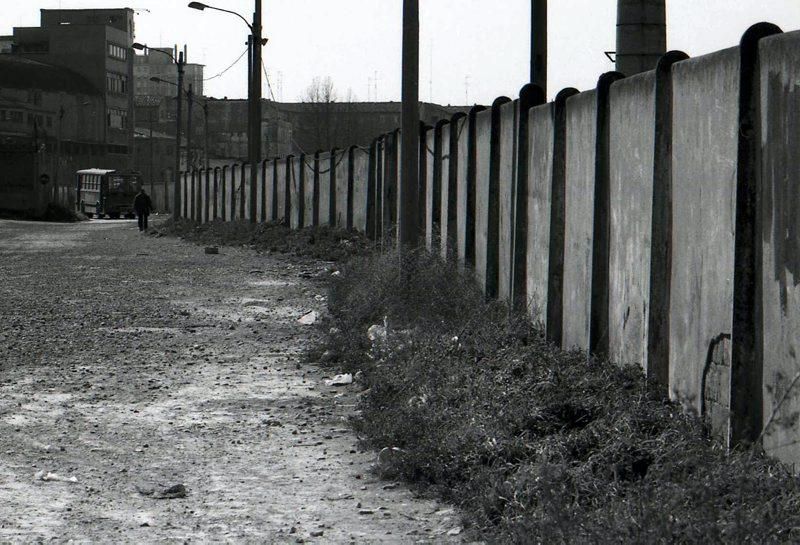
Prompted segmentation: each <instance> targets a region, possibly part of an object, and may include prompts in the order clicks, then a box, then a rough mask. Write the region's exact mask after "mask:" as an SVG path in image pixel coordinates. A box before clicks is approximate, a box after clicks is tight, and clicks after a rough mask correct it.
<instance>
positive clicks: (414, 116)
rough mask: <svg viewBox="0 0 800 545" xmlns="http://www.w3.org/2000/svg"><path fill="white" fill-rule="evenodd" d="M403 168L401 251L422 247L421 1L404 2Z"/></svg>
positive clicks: (401, 182)
mask: <svg viewBox="0 0 800 545" xmlns="http://www.w3.org/2000/svg"><path fill="white" fill-rule="evenodd" d="M402 100H403V104H402V134H403V140H402V152H401V155H402V169H401V172H400V176H401V180H400V195H399V196H400V217H399V218H398V242H399V244H398V248H399V250H400V252H401V253H402V252H403V251H404V250H405V249H407V248H412V249H413V248H416V247H417V246H418V245H419V238H420V237H419V221H418V217H419V0H404V1H403V85H402Z"/></svg>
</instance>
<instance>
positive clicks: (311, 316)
mask: <svg viewBox="0 0 800 545" xmlns="http://www.w3.org/2000/svg"><path fill="white" fill-rule="evenodd" d="M297 321H298V322H299V323H301V324H303V325H313V324H314V323H316V321H317V313H316V311H314V310H312V311H311V312H308V313H306V314H303V315H302V316H301V317H300V318H298V320H297Z"/></svg>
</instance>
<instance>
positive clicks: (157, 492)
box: [136, 484, 186, 500]
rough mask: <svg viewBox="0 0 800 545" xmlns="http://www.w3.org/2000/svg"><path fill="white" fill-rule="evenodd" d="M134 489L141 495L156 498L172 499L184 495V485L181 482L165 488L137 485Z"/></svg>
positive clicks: (183, 496)
mask: <svg viewBox="0 0 800 545" xmlns="http://www.w3.org/2000/svg"><path fill="white" fill-rule="evenodd" d="M136 490H137V491H138V492H139V494H141V495H143V496H149V497H151V498H153V499H156V500H173V499H176V498H185V497H186V487H185V486H184V485H182V484H174V485H172V486H170V487H167V488H160V489H158V488H141V487H139V486H138V485H137V486H136Z"/></svg>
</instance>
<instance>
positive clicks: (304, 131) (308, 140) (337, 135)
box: [272, 102, 469, 153]
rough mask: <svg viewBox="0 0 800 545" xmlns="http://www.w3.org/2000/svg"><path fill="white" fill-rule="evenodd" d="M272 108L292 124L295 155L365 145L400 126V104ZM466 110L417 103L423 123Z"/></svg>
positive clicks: (316, 104)
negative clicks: (302, 152) (301, 152)
mask: <svg viewBox="0 0 800 545" xmlns="http://www.w3.org/2000/svg"><path fill="white" fill-rule="evenodd" d="M272 104H273V107H274V108H275V109H276V110H277V111H278V112H281V114H282V115H283V116H284V117H285V118H286V119H287V121H288V122H289V123H291V125H292V134H293V137H294V144H295V150H296V151H295V152H300V151H304V152H306V153H314V152H316V151H319V150H330V149H332V148H340V149H344V148H347V147H349V146H351V145H359V146H368V145H369V144H370V143H371V142H372V140H373V139H375V138H376V137H377V136H379V135H381V134H385V133H387V132H391V131H393V130H395V129H397V128H399V127H400V125H401V113H402V104H401V103H400V102H294V103H288V102H283V103H281V102H275V103H272ZM468 111H469V107H461V106H440V105H438V104H431V103H427V102H420V105H419V116H420V120H421V121H422V122H423V123H426V124H428V125H431V126H433V125H435V124H436V123H437V122H438V121H440V120H442V119H450V117H452V116H453V114H455V113H457V112H468Z"/></svg>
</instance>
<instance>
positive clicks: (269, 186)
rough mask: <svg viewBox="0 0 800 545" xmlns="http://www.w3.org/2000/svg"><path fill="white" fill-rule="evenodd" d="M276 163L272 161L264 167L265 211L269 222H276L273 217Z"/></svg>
mask: <svg viewBox="0 0 800 545" xmlns="http://www.w3.org/2000/svg"><path fill="white" fill-rule="evenodd" d="M274 183H275V161H274V160H272V159H270V160H269V161H267V162H266V163H265V167H264V197H265V199H264V201H265V203H264V209H265V210H264V211H265V216H266V218H267V221H274V220H275V218H273V217H272V210H273V206H274V205H273V203H274V202H275V197H276V195H275V186H274Z"/></svg>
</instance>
